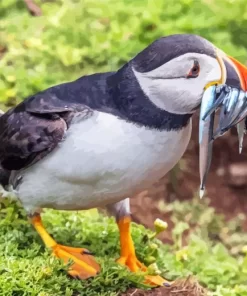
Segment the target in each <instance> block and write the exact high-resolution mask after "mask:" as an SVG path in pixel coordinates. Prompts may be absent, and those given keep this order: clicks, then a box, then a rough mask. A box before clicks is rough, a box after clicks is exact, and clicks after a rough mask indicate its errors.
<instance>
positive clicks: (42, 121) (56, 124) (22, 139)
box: [0, 92, 93, 171]
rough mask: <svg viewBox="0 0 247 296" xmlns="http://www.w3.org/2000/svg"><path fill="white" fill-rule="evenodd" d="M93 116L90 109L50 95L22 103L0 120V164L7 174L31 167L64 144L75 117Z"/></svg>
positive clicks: (38, 96)
mask: <svg viewBox="0 0 247 296" xmlns="http://www.w3.org/2000/svg"><path fill="white" fill-rule="evenodd" d="M92 114H93V112H92V110H91V109H90V108H89V107H87V106H85V105H82V104H79V103H72V102H66V101H65V100H60V99H59V98H57V97H56V96H55V95H52V94H50V93H49V92H48V93H47V92H42V93H40V94H37V95H36V96H33V97H31V98H29V99H27V100H25V101H24V102H22V103H21V104H19V105H18V106H17V107H15V108H13V109H11V110H9V111H8V112H7V113H5V114H4V115H2V116H1V117H0V164H1V165H2V167H3V168H4V169H6V170H9V171H11V170H20V169H22V168H24V167H27V166H29V165H31V164H34V163H35V162H37V161H39V160H40V159H42V158H43V157H44V156H46V155H47V154H48V153H49V152H51V151H52V150H53V149H54V148H55V147H56V146H57V145H58V143H59V142H61V141H62V140H63V137H64V135H65V133H66V130H67V129H68V128H69V126H70V123H71V120H72V119H73V118H74V116H77V115H80V120H82V119H86V118H88V117H90V116H91V115H92Z"/></svg>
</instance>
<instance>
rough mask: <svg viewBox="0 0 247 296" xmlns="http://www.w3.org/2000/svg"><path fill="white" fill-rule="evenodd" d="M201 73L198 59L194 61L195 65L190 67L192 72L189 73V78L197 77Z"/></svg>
mask: <svg viewBox="0 0 247 296" xmlns="http://www.w3.org/2000/svg"><path fill="white" fill-rule="evenodd" d="M199 73H200V65H199V63H198V62H197V61H194V65H193V67H192V68H191V69H190V72H189V73H188V74H187V78H196V77H198V75H199Z"/></svg>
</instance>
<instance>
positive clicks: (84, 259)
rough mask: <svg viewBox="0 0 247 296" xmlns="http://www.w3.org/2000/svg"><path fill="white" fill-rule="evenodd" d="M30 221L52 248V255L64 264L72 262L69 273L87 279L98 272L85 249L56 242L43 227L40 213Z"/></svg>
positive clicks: (92, 258) (47, 245) (46, 243)
mask: <svg viewBox="0 0 247 296" xmlns="http://www.w3.org/2000/svg"><path fill="white" fill-rule="evenodd" d="M31 221H32V224H33V226H34V227H35V229H36V230H37V232H38V233H39V235H40V237H41V238H42V240H43V242H44V243H45V245H46V247H47V248H49V249H51V250H52V254H53V255H54V256H56V257H57V258H59V259H61V260H63V262H64V263H65V264H67V263H69V262H70V261H72V262H73V263H72V265H71V266H70V267H69V269H68V273H69V275H71V276H72V277H75V278H78V279H88V278H90V277H94V276H96V275H97V274H98V273H99V271H100V266H99V264H98V263H97V262H96V261H95V259H94V257H93V256H92V254H91V253H90V252H89V251H88V250H87V249H83V248H73V247H67V246H63V245H59V244H57V242H56V241H55V240H54V239H53V238H52V237H51V236H50V235H49V233H48V232H47V231H46V229H45V228H44V226H43V224H42V221H41V217H40V215H35V216H33V217H32V218H31Z"/></svg>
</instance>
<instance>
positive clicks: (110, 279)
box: [0, 201, 247, 296]
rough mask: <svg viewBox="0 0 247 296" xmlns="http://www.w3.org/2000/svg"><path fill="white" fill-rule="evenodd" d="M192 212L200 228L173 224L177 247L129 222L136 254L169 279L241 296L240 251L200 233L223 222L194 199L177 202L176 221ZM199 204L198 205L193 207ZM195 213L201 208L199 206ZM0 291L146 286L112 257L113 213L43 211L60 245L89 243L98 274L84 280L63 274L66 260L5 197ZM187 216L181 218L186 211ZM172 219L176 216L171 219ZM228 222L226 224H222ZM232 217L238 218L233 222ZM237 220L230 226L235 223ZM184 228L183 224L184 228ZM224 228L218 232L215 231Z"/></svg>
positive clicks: (113, 290)
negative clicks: (192, 280)
mask: <svg viewBox="0 0 247 296" xmlns="http://www.w3.org/2000/svg"><path fill="white" fill-rule="evenodd" d="M188 205H190V212H194V213H197V214H198V213H199V214H201V215H204V218H205V217H207V219H206V220H205V221H208V222H205V224H204V226H200V225H199V226H198V227H197V228H196V229H195V228H194V229H193V231H192V229H191V228H190V227H191V225H190V222H191V221H192V220H191V221H187V220H186V219H183V221H180V222H178V221H177V222H175V223H176V224H175V228H174V233H175V234H174V238H175V243H174V245H171V246H170V245H166V244H162V243H161V242H160V241H159V240H157V239H154V240H152V241H149V240H147V237H150V236H152V232H151V231H150V230H146V229H145V228H144V227H143V226H140V225H139V226H138V225H136V224H134V223H133V227H132V234H133V238H134V242H135V245H136V251H137V255H138V257H139V258H140V259H141V260H143V261H144V262H146V261H148V260H149V258H150V256H152V257H154V258H155V260H156V263H157V265H158V267H159V269H160V271H161V273H162V275H163V276H165V277H166V278H167V279H171V280H173V279H175V278H178V277H185V276H188V275H190V274H194V275H196V276H197V278H198V279H199V281H200V282H201V283H202V284H203V285H205V286H207V287H208V288H209V289H211V290H212V291H218V292H217V293H218V294H217V293H216V292H214V294H212V295H224V296H227V295H233V296H238V295H245V294H241V293H242V292H239V291H245V290H247V284H246V275H247V257H245V256H244V254H243V253H241V251H239V253H238V254H237V256H235V255H234V256H233V255H231V246H230V245H229V246H227V247H226V246H225V245H224V241H223V240H221V241H219V240H218V241H215V240H212V239H210V238H209V236H210V235H209V236H207V238H206V237H205V230H207V229H211V226H212V223H214V224H217V223H221V222H220V221H221V218H219V217H218V216H215V215H212V212H210V211H208V209H211V210H212V208H208V207H207V205H204V206H203V205H201V204H200V203H199V202H195V201H194V202H191V203H180V209H177V205H176V203H175V204H172V206H174V208H173V211H174V214H173V216H172V217H173V219H176V217H177V215H179V213H181V211H182V212H183V213H184V215H185V216H186V213H187V212H188ZM198 209H199V210H198ZM198 211H199V212H198ZM0 216H1V220H0V295H18V296H19V295H39V296H41V295H77V294H78V295H85V296H86V295H87V296H91V295H112V296H113V295H118V293H119V292H121V291H125V290H126V289H128V288H129V287H132V286H134V287H143V288H145V289H147V288H148V287H147V286H144V285H143V284H142V280H143V275H142V274H133V273H130V272H129V271H128V270H126V269H125V268H123V267H121V266H119V265H118V264H116V263H115V259H116V258H118V256H119V242H118V240H119V233H118V230H117V227H116V223H115V221H114V220H113V219H112V218H107V217H104V216H102V215H101V214H99V213H98V212H97V211H96V210H91V211H84V212H77V213H76V212H70V213H68V212H61V211H60V212H57V211H52V210H47V211H45V213H44V214H43V217H44V223H45V225H46V227H47V229H48V231H49V232H50V233H51V234H52V235H53V236H54V238H55V239H56V240H57V241H58V242H59V243H61V244H65V245H70V246H75V247H86V248H88V249H89V250H91V251H92V252H94V253H95V255H96V258H97V260H98V261H99V262H100V264H101V267H102V271H101V273H100V274H99V275H98V276H97V277H95V278H93V279H91V280H89V281H79V280H74V279H71V278H69V277H68V276H67V274H66V269H67V268H68V266H64V265H63V264H62V263H61V262H60V261H59V260H57V259H55V258H54V257H52V256H51V255H50V253H49V251H48V250H46V249H45V248H44V245H43V243H42V241H41V239H40V238H39V236H38V234H37V233H36V232H35V230H34V229H33V227H32V226H31V225H30V224H29V222H28V220H27V218H26V216H25V213H24V211H23V210H22V208H20V207H19V206H18V205H16V204H15V203H9V202H7V201H5V202H4V204H2V208H1V210H0ZM185 216H184V217H185ZM174 221H175V220H174ZM181 222H183V223H187V225H188V227H189V228H190V229H191V232H190V233H189V238H188V244H186V245H183V246H180V247H179V248H178V241H179V238H178V236H179V235H180V234H181V235H182V234H183V233H184V229H185V228H183V227H182V228H180V226H179V223H181ZM224 223H225V222H224ZM234 223H235V224H234ZM234 223H233V222H231V223H230V224H224V225H225V230H224V232H225V233H226V232H227V231H226V229H228V232H227V237H228V239H229V241H231V239H232V236H233V235H235V236H236V235H237V236H239V239H240V238H241V237H243V239H242V241H241V242H243V241H244V240H245V239H246V235H245V236H244V235H243V233H241V232H239V230H238V232H236V229H239V227H238V225H239V222H237V221H234ZM233 224H234V225H235V226H234V227H233V226H232V225H233ZM188 227H187V228H188ZM219 234H221V231H220V232H219Z"/></svg>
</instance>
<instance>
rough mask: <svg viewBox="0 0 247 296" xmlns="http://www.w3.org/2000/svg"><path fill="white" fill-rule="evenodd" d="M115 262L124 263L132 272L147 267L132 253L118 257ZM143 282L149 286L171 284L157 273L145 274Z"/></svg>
mask: <svg viewBox="0 0 247 296" xmlns="http://www.w3.org/2000/svg"><path fill="white" fill-rule="evenodd" d="M117 262H118V263H119V264H121V265H125V266H126V267H128V268H129V269H130V270H131V271H132V272H138V271H142V272H147V271H148V269H147V267H146V266H145V265H144V264H143V263H141V262H140V261H139V260H138V259H137V257H136V256H135V255H133V254H130V255H129V256H125V257H120V258H119V259H118V260H117ZM144 284H148V285H151V286H167V287H169V286H170V285H171V283H170V282H168V281H167V280H166V279H164V278H162V277H161V276H159V275H145V281H144Z"/></svg>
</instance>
